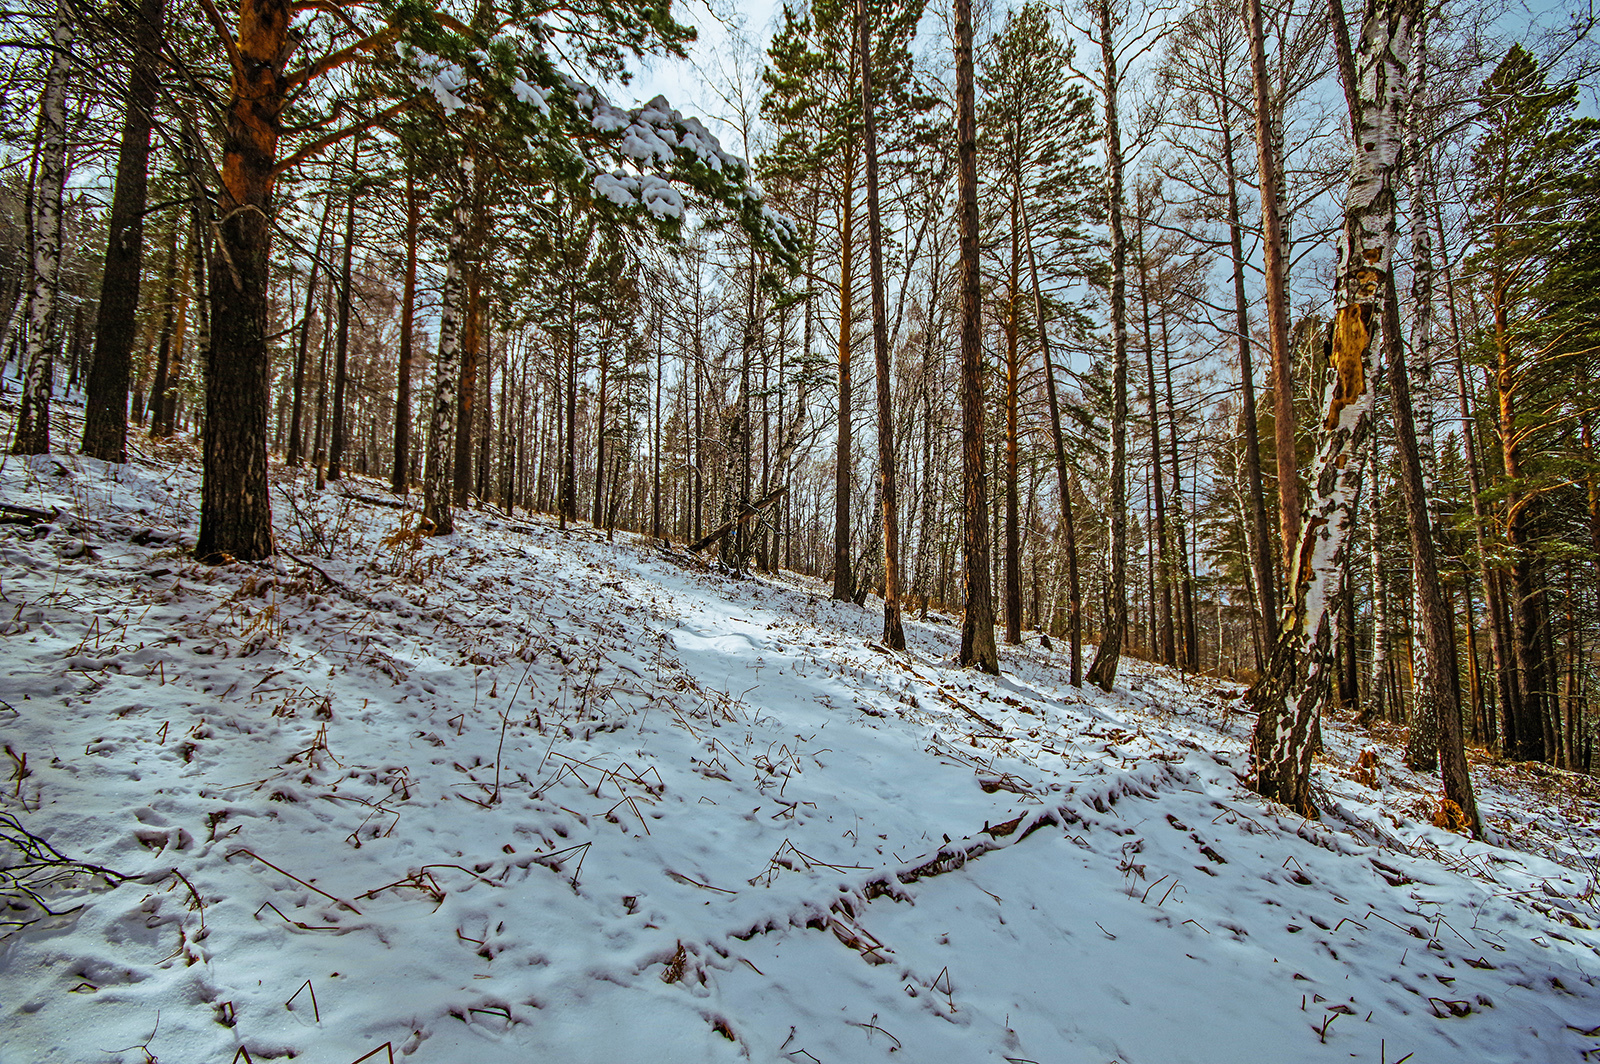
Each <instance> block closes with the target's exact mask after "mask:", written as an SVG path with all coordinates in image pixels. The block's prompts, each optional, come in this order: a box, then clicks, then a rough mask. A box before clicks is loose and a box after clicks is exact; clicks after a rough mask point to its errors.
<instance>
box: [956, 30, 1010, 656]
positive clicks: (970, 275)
mask: <svg viewBox="0 0 1600 1064" xmlns="http://www.w3.org/2000/svg"><path fill="white" fill-rule="evenodd" d="M955 22H956V33H955V58H956V159H957V177H958V183H959V190H958V200H957V207H956V210H957V214H958V216H959V218H960V225H961V423H962V432H961V442H962V447H961V453H962V481H963V484H964V498H965V507H964V509H965V513H964V514H963V516H964V519H965V526H966V532H965V554H966V566H965V580H966V594H967V604H966V614H965V616H964V617H963V619H962V622H961V653H960V658H959V660H960V662H961V664H962V665H963V666H968V667H976V668H978V669H981V670H982V671H984V672H988V673H993V674H994V675H996V676H998V675H999V674H1000V656H999V651H998V649H997V648H996V647H995V643H994V599H993V598H992V591H991V589H990V586H989V585H990V575H989V574H990V562H989V513H988V508H989V493H988V488H987V486H986V485H985V483H984V469H983V335H982V327H983V324H982V317H981V316H982V312H983V311H982V308H983V304H982V292H981V289H980V278H979V263H978V136H977V125H978V123H977V115H976V104H975V102H974V100H975V93H974V87H973V70H972V0H955Z"/></svg>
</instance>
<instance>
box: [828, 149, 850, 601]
mask: <svg viewBox="0 0 1600 1064" xmlns="http://www.w3.org/2000/svg"><path fill="white" fill-rule="evenodd" d="M841 180H842V181H843V182H844V190H843V195H842V196H841V198H840V206H839V343H838V350H839V439H838V452H837V456H836V457H835V466H834V471H833V492H834V498H833V507H834V509H833V597H834V598H836V599H838V600H840V601H841V602H851V601H854V599H855V584H854V582H853V581H852V579H851V577H852V575H853V574H852V572H851V568H850V472H851V470H850V460H851V456H850V427H851V426H850V406H851V399H850V330H851V325H852V322H851V311H852V309H853V308H852V305H851V304H852V300H853V299H854V294H853V292H852V291H851V281H852V276H851V266H852V261H851V260H852V258H853V255H854V251H855V248H854V244H855V239H854V236H855V233H854V230H855V205H854V203H853V202H852V200H853V193H854V191H855V166H854V160H853V159H852V160H850V161H848V162H847V163H846V165H845V168H844V172H843V174H842V176H841Z"/></svg>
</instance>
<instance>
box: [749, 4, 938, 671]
mask: <svg viewBox="0 0 1600 1064" xmlns="http://www.w3.org/2000/svg"><path fill="white" fill-rule="evenodd" d="M856 21H857V23H858V29H859V30H860V40H861V111H862V116H863V119H864V123H863V130H862V132H863V137H862V148H863V150H864V151H865V153H866V163H867V175H866V176H867V259H868V268H869V273H870V274H871V283H872V349H873V356H874V358H875V360H876V364H877V377H878V478H879V485H880V488H881V490H880V492H879V495H880V496H881V498H882V503H883V641H884V644H885V645H886V646H887V647H889V649H891V650H904V649H905V646H906V636H905V632H904V630H903V629H902V628H901V624H900V511H899V506H900V503H899V492H898V490H897V485H896V483H895V453H894V411H893V409H892V407H891V405H890V400H891V398H892V397H893V394H894V382H893V380H892V379H891V378H890V376H889V323H888V314H887V312H886V310H885V307H884V296H883V233H882V227H881V223H880V221H879V216H878V139H877V131H876V129H875V128H874V126H875V123H874V121H873V98H872V33H871V27H870V26H869V24H868V21H867V0H857V4H856ZM840 413H841V416H843V411H842V410H841V412H840ZM747 441H748V437H747ZM748 468H749V465H748V459H747V461H746V469H748ZM747 491H748V488H747Z"/></svg>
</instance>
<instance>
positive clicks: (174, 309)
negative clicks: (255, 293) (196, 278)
mask: <svg viewBox="0 0 1600 1064" xmlns="http://www.w3.org/2000/svg"><path fill="white" fill-rule="evenodd" d="M180 219H181V216H178V217H174V218H173V219H172V234H171V236H170V237H169V239H168V241H167V264H166V266H164V267H163V268H162V271H161V290H162V305H161V325H160V327H159V329H158V331H157V333H156V371H155V380H154V381H152V382H151V385H150V398H149V400H148V401H147V405H146V407H145V410H146V417H147V419H148V421H149V423H150V435H151V437H156V436H157V434H158V430H159V429H160V428H161V410H162V406H163V405H164V403H165V401H166V391H167V375H168V373H169V371H170V367H171V361H170V360H171V356H172V330H173V326H174V323H175V322H176V320H177V316H178V299H179V294H178V263H179V251H178V226H179V225H180V224H181V222H180ZM182 261H183V264H184V266H185V270H184V284H185V285H186V286H187V283H188V269H187V266H188V262H189V256H188V255H187V254H184V255H183V256H182Z"/></svg>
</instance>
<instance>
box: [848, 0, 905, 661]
mask: <svg viewBox="0 0 1600 1064" xmlns="http://www.w3.org/2000/svg"><path fill="white" fill-rule="evenodd" d="M856 22H857V23H858V25H859V28H860V37H861V112H862V116H863V119H864V129H863V138H862V149H863V150H864V151H865V153H866V157H867V158H866V163H867V174H866V176H867V262H868V272H869V274H870V275H871V283H872V349H873V355H874V358H875V360H876V368H877V377H878V483H879V487H880V491H879V495H880V496H881V498H882V504H883V642H884V645H885V646H887V647H888V648H889V649H890V650H904V649H905V647H906V635H905V631H904V630H903V629H902V627H901V624H900V502H899V492H898V490H897V485H896V483H895V467H894V465H895V454H894V411H893V408H892V406H891V404H890V400H891V399H892V398H893V394H894V382H893V381H892V380H891V378H890V376H889V321H888V312H887V310H886V308H885V307H884V295H883V232H882V228H881V223H880V221H879V217H878V138H877V131H876V129H875V123H874V118H873V97H872V32H871V27H870V26H869V24H868V22H867V0H857V4H856Z"/></svg>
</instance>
